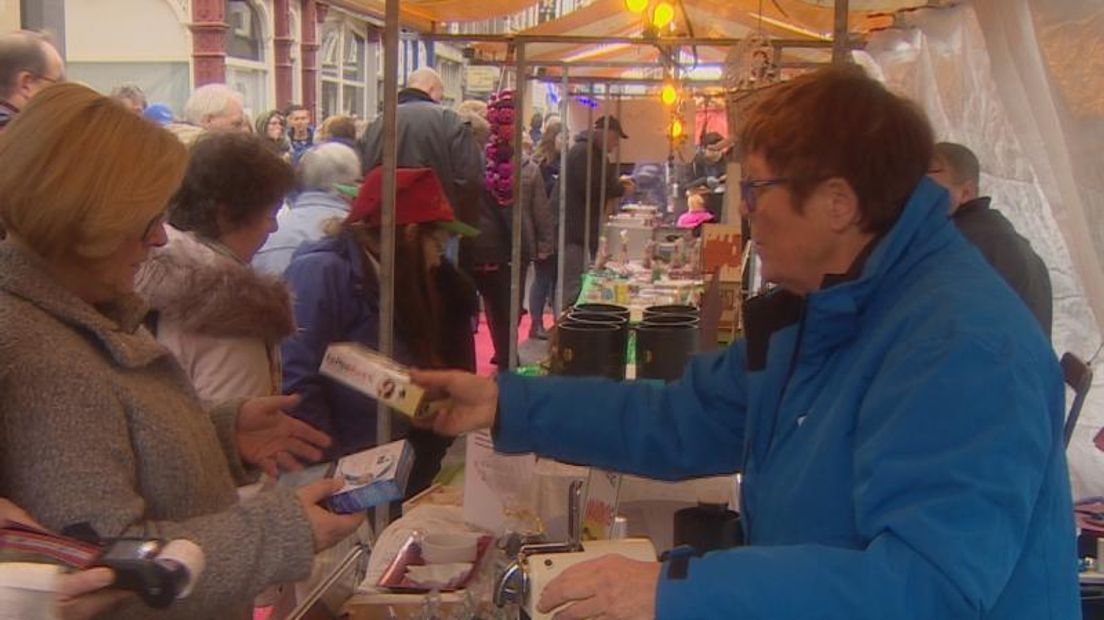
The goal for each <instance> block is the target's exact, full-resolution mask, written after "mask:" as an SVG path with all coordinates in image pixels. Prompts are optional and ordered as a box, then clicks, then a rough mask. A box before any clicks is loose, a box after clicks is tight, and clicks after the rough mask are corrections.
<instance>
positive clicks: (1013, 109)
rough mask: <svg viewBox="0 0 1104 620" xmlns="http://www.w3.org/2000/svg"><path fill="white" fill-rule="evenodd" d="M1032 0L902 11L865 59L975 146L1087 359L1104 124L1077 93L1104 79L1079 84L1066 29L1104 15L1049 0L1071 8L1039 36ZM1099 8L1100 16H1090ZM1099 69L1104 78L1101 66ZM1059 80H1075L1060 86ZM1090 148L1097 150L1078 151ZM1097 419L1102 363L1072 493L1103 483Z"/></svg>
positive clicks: (1085, 415) (1064, 339)
mask: <svg viewBox="0 0 1104 620" xmlns="http://www.w3.org/2000/svg"><path fill="white" fill-rule="evenodd" d="M1034 4H1039V5H1042V4H1043V2H1042V1H1038V2H1032V1H1031V0H1000V1H999V2H998V1H997V0H979V1H978V2H976V3H974V4H970V5H963V6H959V7H955V8H949V9H938V10H922V11H915V12H911V13H907V14H904V15H903V16H902V20H903V21H904V27H902V28H894V29H891V30H886V31H883V32H879V33H876V34H875V35H874V36H873V37H872V39H871V41H870V44H869V45H868V47H867V49H866V52H860V53H858V57H859V58H858V60H859V62H860V63H861V64H863V65H865V66H867V67H868V69H870V70H872V71H873V72H874V73H876V74H879V75H880V77H881V78H882V79H884V80H885V82H886V83H887V84H888V85H890V86H891V87H892V88H893V89H894V90H896V91H898V92H900V93H902V94H904V95H906V96H908V97H910V98H912V99H913V100H915V101H917V102H918V103H919V104H920V105H921V106H922V107H923V108H924V109H925V110H926V111H927V113H928V116H929V118H930V119H931V122H932V125H933V127H934V128H935V132H936V136H937V139H939V140H947V141H952V142H959V143H962V144H965V145H966V146H968V147H970V148H971V149H972V150H973V151H974V152H975V153H977V155H978V158H979V159H980V160H981V164H982V178H981V192H982V194H988V195H990V196H992V197H993V199H994V206H995V207H997V208H998V209H1000V210H1001V211H1002V212H1003V213H1004V214H1005V215H1006V216H1007V217H1008V218H1009V220H1011V221H1012V223H1013V224H1014V225H1015V226H1016V228H1017V230H1019V231H1020V233H1021V234H1022V235H1024V236H1025V237H1027V238H1028V239H1029V240H1030V241H1031V243H1032V245H1033V246H1034V248H1035V250H1036V252H1038V253H1039V255H1040V256H1041V257H1042V258H1043V259H1044V260H1045V261H1046V263H1047V265H1048V267H1049V269H1050V277H1051V281H1052V285H1053V289H1054V297H1055V299H1054V329H1053V343H1054V348H1055V352H1056V353H1057V354H1058V355H1061V354H1062V353H1064V352H1066V351H1071V352H1073V353H1074V354H1076V355H1077V356H1079V357H1080V358H1082V359H1084V360H1087V361H1092V360H1094V359H1095V358H1096V357H1097V355H1098V354H1099V352H1100V348H1101V342H1102V340H1101V338H1102V334H1101V327H1100V325H1101V324H1100V319H1101V318H1104V306H1102V304H1104V297H1102V295H1101V291H1102V290H1104V289H1102V285H1104V278H1102V276H1101V264H1102V263H1104V227H1102V226H1101V224H1102V223H1104V222H1101V220H1102V219H1104V199H1102V193H1101V192H1100V189H1099V188H1098V187H1096V185H1097V184H1099V183H1101V178H1104V175H1102V174H1101V172H1102V170H1101V168H1102V164H1101V158H1100V157H1099V155H1098V152H1099V147H1100V144H1101V143H1100V142H1099V140H1096V141H1094V140H1093V136H1094V135H1095V136H1098V137H1099V136H1100V134H1099V129H1100V127H1101V110H1100V106H1097V105H1096V102H1095V101H1094V100H1093V98H1092V97H1086V98H1077V95H1078V94H1079V93H1082V92H1085V93H1092V94H1094V95H1096V96H1100V93H1101V92H1102V89H1101V88H1100V85H1097V86H1096V88H1095V90H1093V89H1091V88H1090V89H1088V90H1084V89H1081V88H1078V87H1077V86H1078V83H1079V81H1080V79H1081V77H1083V76H1085V75H1086V74H1085V73H1084V71H1083V67H1082V66H1081V64H1080V63H1078V62H1076V61H1075V62H1069V59H1068V57H1063V58H1061V59H1059V57H1060V56H1062V55H1063V54H1064V53H1068V50H1069V49H1070V47H1069V46H1070V44H1071V41H1070V40H1067V39H1066V38H1065V37H1067V36H1069V33H1070V32H1074V31H1076V32H1077V33H1079V34H1082V35H1085V36H1087V35H1086V32H1087V31H1086V29H1085V27H1084V24H1092V23H1095V24H1098V25H1101V24H1104V20H1102V19H1101V18H1100V17H1099V15H1100V8H1099V7H1100V5H1099V4H1098V3H1096V2H1092V1H1091V0H1069V1H1064V2H1054V3H1053V4H1052V3H1051V2H1047V3H1046V4H1047V5H1050V7H1051V8H1053V5H1057V4H1064V5H1066V6H1065V7H1064V8H1065V12H1064V14H1062V15H1059V14H1058V13H1056V12H1048V13H1046V15H1045V16H1044V17H1043V19H1044V21H1045V22H1046V23H1045V26H1044V28H1043V29H1042V30H1041V32H1043V33H1044V35H1045V36H1044V37H1043V38H1040V37H1039V36H1037V30H1036V27H1037V25H1038V24H1039V19H1040V16H1041V15H1042V13H1040V12H1039V10H1036V9H1037V7H1035V6H1033V5H1034ZM998 5H999V6H998ZM1094 11H1095V12H1096V18H1095V19H1096V21H1095V22H1093V21H1092V19H1089V20H1088V21H1085V20H1084V17H1085V15H1086V14H1091V13H1093V12H1094ZM1063 20H1065V21H1063ZM1095 34H1096V35H1097V39H1096V40H1097V41H1099V40H1100V39H1099V35H1100V32H1099V31H1097V32H1096V33H1095ZM1048 49H1049V50H1050V51H1049V52H1047V51H1046V50H1048ZM1060 50H1066V51H1065V52H1063V51H1060ZM1047 54H1049V55H1050V59H1051V62H1047ZM1098 61H1099V56H1098V57H1097V59H1096V61H1092V60H1089V62H1098ZM1094 79H1096V80H1101V79H1104V78H1101V73H1100V72H1099V71H1097V74H1096V76H1095V78H1094ZM1055 85H1057V87H1055ZM1063 87H1067V88H1069V89H1070V90H1069V92H1061V91H1060V90H1058V89H1061V88H1063ZM1071 95H1072V96H1073V97H1074V99H1070V100H1067V97H1069V96H1071ZM1072 102H1076V103H1077V104H1078V105H1077V106H1076V107H1071V106H1070V105H1069V104H1070V103H1072ZM1071 109H1076V110H1077V111H1078V112H1079V114H1077V115H1073V114H1071V113H1070V110H1071ZM1094 129H1095V130H1096V132H1097V133H1094V132H1093V131H1092V130H1094ZM1094 149H1095V152H1094ZM1090 153H1092V154H1093V159H1092V160H1091V161H1075V160H1077V159H1078V158H1081V157H1087V156H1088V155H1089V154H1090ZM1094 310H1095V313H1094ZM1102 425H1104V374H1101V373H1098V374H1097V378H1096V381H1095V383H1094V386H1093V388H1092V390H1091V391H1090V393H1089V398H1088V401H1087V402H1086V404H1085V408H1084V409H1083V411H1082V414H1081V418H1080V422H1079V424H1078V427H1077V431H1076V432H1075V435H1074V437H1073V439H1072V441H1071V444H1070V448H1069V452H1068V454H1069V460H1070V475H1071V480H1072V483H1073V487H1074V495H1075V497H1085V496H1090V495H1102V494H1104V452H1101V451H1099V450H1097V449H1096V448H1095V447H1094V446H1093V444H1092V437H1093V436H1094V435H1095V434H1096V432H1097V431H1099V430H1100V428H1101V426H1102Z"/></svg>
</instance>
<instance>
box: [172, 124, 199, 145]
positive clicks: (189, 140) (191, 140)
mask: <svg viewBox="0 0 1104 620" xmlns="http://www.w3.org/2000/svg"><path fill="white" fill-rule="evenodd" d="M165 129H167V130H169V132H170V133H172V135H174V136H176V137H177V139H178V140H180V141H181V142H183V143H184V146H189V147H190V146H192V145H193V144H195V141H196V140H198V139H199V137H200V136H202V135H203V134H204V133H206V132H205V131H204V129H203V128H202V127H200V126H199V125H193V124H191V123H186V122H182V121H181V122H176V123H169V124H168V125H165Z"/></svg>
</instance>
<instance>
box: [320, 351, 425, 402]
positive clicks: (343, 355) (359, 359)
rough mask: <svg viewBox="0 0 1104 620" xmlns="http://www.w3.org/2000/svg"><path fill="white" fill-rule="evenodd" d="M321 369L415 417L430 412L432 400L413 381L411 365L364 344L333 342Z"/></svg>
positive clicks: (335, 378)
mask: <svg viewBox="0 0 1104 620" xmlns="http://www.w3.org/2000/svg"><path fill="white" fill-rule="evenodd" d="M319 371H320V372H321V373H322V374H323V375H325V376H327V377H329V378H331V379H333V380H335V381H339V382H341V383H344V384H345V385H347V386H349V387H351V388H353V389H354V390H357V391H359V392H362V393H364V394H366V395H368V396H371V397H372V398H374V399H376V400H378V401H381V402H383V403H385V404H386V405H387V406H389V407H391V408H392V409H394V410H396V411H398V412H400V413H403V414H405V415H408V416H410V417H412V418H419V417H422V416H426V415H429V413H430V407H429V405H430V400H429V398H427V397H426V393H425V390H423V389H422V388H420V387H418V386H417V385H414V384H413V383H411V381H410V374H409V371H408V369H407V368H406V367H405V366H403V365H401V364H399V363H398V362H396V361H394V360H392V359H390V358H388V357H384V356H383V355H381V354H379V353H377V352H375V351H373V350H371V349H369V348H368V347H366V346H364V345H360V344H357V343H355V342H338V343H334V344H331V345H330V346H329V347H327V348H326V355H325V357H323V358H322V366H321V367H320V368H319Z"/></svg>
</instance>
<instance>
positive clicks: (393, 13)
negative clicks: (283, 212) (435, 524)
mask: <svg viewBox="0 0 1104 620" xmlns="http://www.w3.org/2000/svg"><path fill="white" fill-rule="evenodd" d="M398 107H399V0H387V11H386V19H385V24H384V29H383V153H382V160H383V187H382V191H383V196H382V199H383V200H382V203H383V211H382V213H381V217H380V245H381V248H380V274H379V281H380V324H379V345H380V353H383V354H384V355H386V356H388V357H390V356H391V355H393V354H394V350H395V342H394V328H395V169H396V168H397V167H398V153H397V150H396V147H397V146H398V132H399V127H398ZM389 441H391V411H390V409H388V407H387V405H384V404H383V403H382V402H380V403H379V407H378V409H377V411H376V443H377V444H383V443H387V442H389ZM389 517H390V515H389V514H388V511H387V510H386V508H381V509H380V510H377V511H376V535H377V536H378V535H379V533H380V532H383V530H384V528H386V527H387V522H388V521H389V520H390V519H389Z"/></svg>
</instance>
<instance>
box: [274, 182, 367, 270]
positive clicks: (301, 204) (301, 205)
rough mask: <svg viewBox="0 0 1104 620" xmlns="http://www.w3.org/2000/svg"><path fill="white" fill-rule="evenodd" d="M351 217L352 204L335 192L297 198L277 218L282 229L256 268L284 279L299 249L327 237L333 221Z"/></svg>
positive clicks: (302, 195)
mask: <svg viewBox="0 0 1104 620" xmlns="http://www.w3.org/2000/svg"><path fill="white" fill-rule="evenodd" d="M347 215H349V201H348V200H346V199H345V198H342V197H341V196H339V195H337V194H336V193H335V192H322V191H318V190H309V191H305V192H302V193H301V194H299V195H297V196H296V197H295V198H294V199H293V200H291V202H289V203H288V205H287V208H286V209H281V210H280V213H279V214H278V215H277V221H278V223H279V228H278V229H277V230H276V232H274V233H272V234H271V235H269V236H268V239H267V240H265V243H264V245H263V246H261V249H260V250H257V254H256V255H254V256H253V267H254V268H255V269H259V270H261V271H263V272H265V273H271V274H273V275H277V276H278V275H282V274H283V273H284V270H285V269H287V266H288V264H290V263H291V257H292V256H293V255H294V254H295V250H298V249H299V246H301V245H303V244H304V243H307V242H308V241H318V240H319V239H321V238H323V237H325V236H326V233H325V227H326V224H327V223H329V222H330V221H331V220H334V219H339V220H343V219H345V217H346V216H347Z"/></svg>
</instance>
